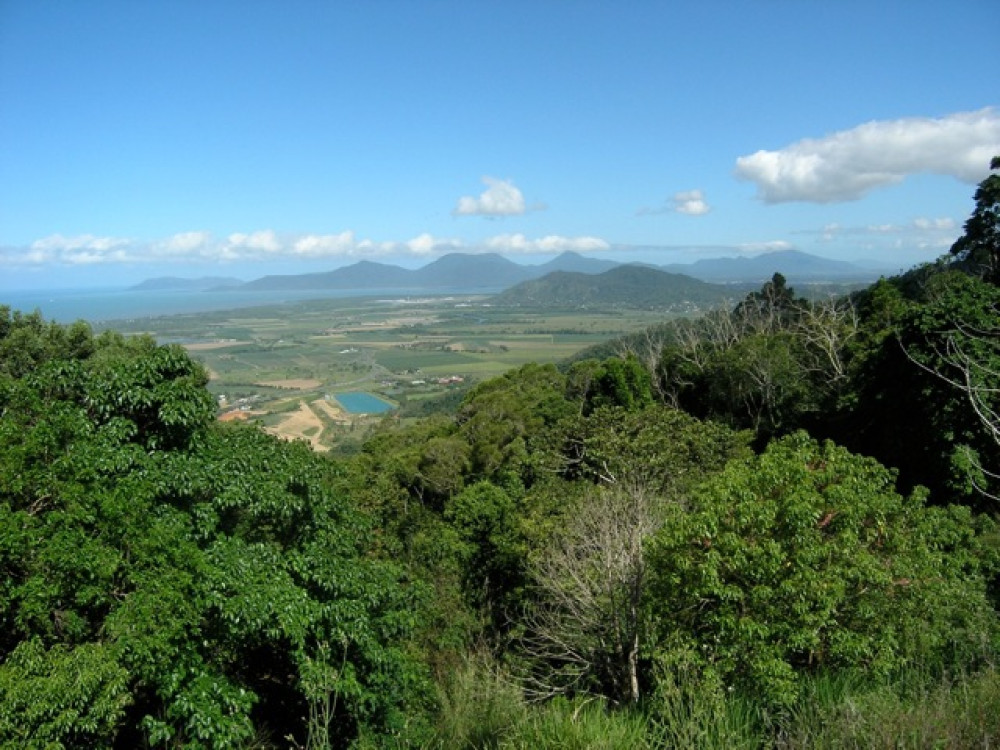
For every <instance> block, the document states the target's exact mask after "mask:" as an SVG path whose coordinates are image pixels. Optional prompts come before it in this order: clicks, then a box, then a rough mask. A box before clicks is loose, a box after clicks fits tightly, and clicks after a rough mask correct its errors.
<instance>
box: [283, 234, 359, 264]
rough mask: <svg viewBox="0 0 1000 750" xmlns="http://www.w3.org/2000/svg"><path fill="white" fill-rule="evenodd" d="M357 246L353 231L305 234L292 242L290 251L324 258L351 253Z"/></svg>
mask: <svg viewBox="0 0 1000 750" xmlns="http://www.w3.org/2000/svg"><path fill="white" fill-rule="evenodd" d="M356 248H357V243H356V242H355V241H354V232H352V231H350V230H347V231H345V232H341V233H340V234H307V235H305V236H303V237H299V238H298V239H297V240H295V242H293V243H292V253H293V254H294V255H298V256H302V257H306V258H326V257H336V256H339V255H351V254H352V253H353V252H354V251H355V249H356Z"/></svg>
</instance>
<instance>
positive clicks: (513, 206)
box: [453, 177, 526, 216]
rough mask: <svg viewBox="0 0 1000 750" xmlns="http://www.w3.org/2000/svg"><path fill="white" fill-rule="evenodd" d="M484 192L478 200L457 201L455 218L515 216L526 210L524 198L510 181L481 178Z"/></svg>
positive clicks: (468, 198) (465, 198)
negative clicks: (484, 188) (484, 187)
mask: <svg viewBox="0 0 1000 750" xmlns="http://www.w3.org/2000/svg"><path fill="white" fill-rule="evenodd" d="M483 184H485V185H486V190H484V191H483V192H482V193H480V195H479V197H478V198H473V197H471V196H464V197H462V198H459V199H458V205H456V206H455V210H454V212H453V213H454V214H455V215H457V216H516V215H519V214H523V213H524V212H525V210H526V208H525V205H524V196H523V195H522V194H521V191H520V190H518V189H517V188H516V187H515V186H514V183H513V182H511V181H510V180H498V179H496V178H495V177H483Z"/></svg>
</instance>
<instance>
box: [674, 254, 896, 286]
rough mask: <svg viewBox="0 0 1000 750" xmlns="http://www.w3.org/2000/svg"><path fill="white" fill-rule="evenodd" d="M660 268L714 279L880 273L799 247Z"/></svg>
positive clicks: (841, 277)
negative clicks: (803, 250)
mask: <svg viewBox="0 0 1000 750" xmlns="http://www.w3.org/2000/svg"><path fill="white" fill-rule="evenodd" d="M660 268H662V269H663V270H665V271H670V272H672V273H684V274H688V275H690V276H694V277H695V278H696V279H701V280H702V281H713V282H744V283H752V282H764V281H767V280H768V279H770V278H771V277H772V276H774V274H775V273H776V272H777V273H780V274H781V275H782V276H784V277H785V278H786V279H788V281H789V282H792V283H796V282H806V281H809V282H820V281H838V282H847V281H874V280H875V279H877V278H878V277H879V271H878V270H875V269H873V268H870V267H864V266H861V265H859V264H855V263H848V262H847V261H843V260H830V259H828V258H820V257H818V256H816V255H809V254H808V253H803V252H800V251H798V250H779V251H777V252H773V253H764V254H763V255H757V256H754V257H753V258H711V259H709V258H704V259H702V260H697V261H695V262H694V263H685V264H682V263H674V264H671V265H668V266H660Z"/></svg>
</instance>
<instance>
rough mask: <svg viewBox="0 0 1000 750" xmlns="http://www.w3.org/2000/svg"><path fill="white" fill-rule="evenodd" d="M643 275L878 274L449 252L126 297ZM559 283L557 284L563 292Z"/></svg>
mask: <svg viewBox="0 0 1000 750" xmlns="http://www.w3.org/2000/svg"><path fill="white" fill-rule="evenodd" d="M622 267H632V268H645V269H651V270H654V271H659V272H665V273H670V274H675V275H676V274H682V275H684V276H687V277H691V278H692V280H695V279H696V280H699V281H702V282H713V283H737V282H738V283H762V282H764V281H766V280H768V279H770V278H771V276H773V275H774V273H775V272H779V273H781V274H782V275H784V276H785V277H786V279H788V281H789V282H790V283H817V282H839V283H844V282H870V281H873V280H875V279H876V278H878V276H879V272H878V271H877V270H873V269H872V268H866V267H863V266H860V265H857V264H854V263H848V262H846V261H838V260H829V259H826V258H820V257H818V256H815V255H809V254H807V253H803V252H799V251H797V250H783V251H778V252H773V253H766V254H763V255H758V256H755V257H753V258H714V259H703V260H699V261H696V262H694V263H689V264H679V263H674V264H671V265H667V266H656V265H651V264H634V263H618V262H616V261H611V260H599V259H597V258H587V257H585V256H583V255H580V254H579V253H575V252H565V253H562V254H561V255H559V256H557V257H556V258H554V259H553V260H550V261H549V262H547V263H542V264H539V265H522V264H519V263H515V262H514V261H512V260H508V259H507V258H505V257H503V256H502V255H499V254H497V253H482V254H470V253H451V254H449V255H444V256H441V257H440V258H438V259H437V260H434V261H432V262H431V263H428V264H427V265H425V266H423V267H421V268H417V269H409V268H402V267H400V266H395V265H390V264H386V263H377V262H374V261H369V260H362V261H359V262H357V263H354V264H352V265H349V266H344V267H342V268H337V269H335V270H332V271H325V272H319V273H305V274H284V275H270V276H263V277H261V278H259V279H255V280H253V281H248V282H245V283H244V282H240V281H239V280H237V279H228V278H203V279H177V278H172V277H164V278H158V279H149V280H147V281H144V282H142V283H141V284H139V285H137V286H135V287H133V288H132V289H133V290H169V289H178V290H187V291H191V290H198V289H209V290H212V291H220V290H226V289H238V290H240V291H253V290H259V291H282V290H317V291H320V290H343V289H352V290H366V289H370V290H372V291H373V292H375V291H379V290H408V291H414V292H419V291H423V292H435V291H437V292H444V291H448V292H478V293H499V292H501V291H504V290H506V289H509V288H511V287H513V286H514V285H516V284H520V283H522V282H526V281H532V280H536V279H540V278H542V277H544V276H546V275H548V274H551V273H554V272H562V273H576V274H590V275H593V274H603V273H605V272H607V271H610V270H612V269H615V268H622ZM565 283H567V282H566V280H565V279H563V280H561V281H560V280H558V279H557V280H556V284H557V285H559V284H563V285H565Z"/></svg>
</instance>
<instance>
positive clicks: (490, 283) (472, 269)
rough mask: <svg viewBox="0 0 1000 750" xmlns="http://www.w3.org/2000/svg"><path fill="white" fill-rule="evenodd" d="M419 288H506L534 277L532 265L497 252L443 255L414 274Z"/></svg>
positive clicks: (471, 289)
mask: <svg viewBox="0 0 1000 750" xmlns="http://www.w3.org/2000/svg"><path fill="white" fill-rule="evenodd" d="M412 273H413V278H414V279H416V281H417V284H416V286H418V287H419V288H432V287H441V288H445V289H456V288H462V289H468V290H469V291H474V290H476V289H480V288H487V289H493V290H497V289H505V288H506V287H508V286H511V285H512V284H517V283H519V282H521V281H524V280H525V279H530V278H532V277H533V276H534V275H535V272H534V270H533V268H532V267H531V266H522V265H520V264H519V263H514V262H513V261H511V260H507V259H506V258H505V257H503V256H502V255H498V254H497V253H484V254H466V253H450V254H449V255H442V256H441V257H440V258H438V259H437V260H435V261H434V262H432V263H428V264H427V265H426V266H424V267H423V268H419V269H417V270H416V271H413V272H412Z"/></svg>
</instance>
